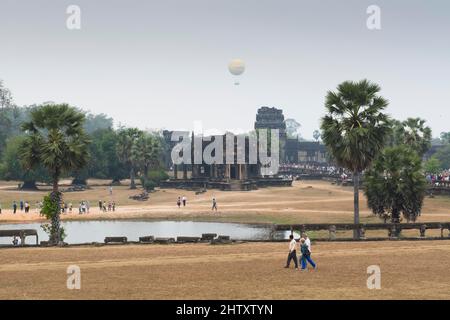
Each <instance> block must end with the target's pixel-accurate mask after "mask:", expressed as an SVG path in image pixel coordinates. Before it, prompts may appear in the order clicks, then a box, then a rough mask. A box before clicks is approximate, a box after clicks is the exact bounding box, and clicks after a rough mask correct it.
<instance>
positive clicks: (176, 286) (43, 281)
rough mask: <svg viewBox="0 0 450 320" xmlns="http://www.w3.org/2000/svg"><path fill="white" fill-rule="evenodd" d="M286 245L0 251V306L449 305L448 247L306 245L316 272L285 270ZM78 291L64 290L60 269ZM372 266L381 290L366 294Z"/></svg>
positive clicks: (435, 243) (401, 243)
mask: <svg viewBox="0 0 450 320" xmlns="http://www.w3.org/2000/svg"><path fill="white" fill-rule="evenodd" d="M286 249H287V243H276V244H275V243H258V244H251V243H245V244H232V245H218V246H213V245H209V244H192V245H166V246H164V245H125V246H105V247H71V248H11V249H2V250H0V299H118V298H120V299H450V273H449V272H448V266H449V265H450V241H420V242H417V241H414V242H406V241H397V242H392V241H391V242H390V241H384V242H376V243H373V242H371V243H367V242H366V243H339V242H336V243H317V244H314V243H313V258H314V259H315V261H316V262H317V263H318V265H319V269H318V271H307V272H300V271H296V270H294V269H293V268H292V266H291V269H284V268H283V266H284V263H285V261H286V260H285V259H286ZM73 264H75V265H78V266H79V267H80V268H81V289H80V290H68V289H67V285H66V282H67V277H68V275H67V273H66V272H67V267H68V266H69V265H73ZM370 265H378V266H379V267H380V270H381V289H380V290H376V289H372V290H369V289H368V288H367V279H368V277H369V274H367V267H368V266H370Z"/></svg>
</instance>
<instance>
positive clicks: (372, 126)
mask: <svg viewBox="0 0 450 320" xmlns="http://www.w3.org/2000/svg"><path fill="white" fill-rule="evenodd" d="M379 91H380V87H379V86H378V85H377V84H375V83H371V82H370V81H368V80H362V81H359V82H353V81H345V82H343V83H341V84H340V85H339V86H338V87H337V92H331V91H329V92H328V93H327V96H326V99H325V108H326V110H327V114H326V115H325V116H324V117H323V118H322V123H321V129H322V140H323V142H324V143H325V144H326V145H327V147H328V149H329V151H330V153H331V156H332V157H333V158H334V160H335V161H336V163H337V164H338V165H340V166H342V167H344V168H347V169H348V170H351V171H352V172H353V185H354V190H353V192H354V223H355V224H358V223H359V185H360V182H359V181H360V174H361V172H362V171H363V170H364V169H366V168H367V167H368V166H369V165H370V164H371V162H372V161H373V160H374V158H375V157H376V156H377V155H378V154H379V152H380V151H381V150H382V148H383V146H384V143H385V139H386V136H387V134H388V133H389V130H390V125H389V117H388V116H387V115H386V114H384V113H383V112H382V111H383V110H384V109H385V108H386V107H387V105H388V102H387V100H386V99H384V98H383V97H381V96H379V95H378V92H379ZM354 237H355V238H359V231H358V230H355V232H354Z"/></svg>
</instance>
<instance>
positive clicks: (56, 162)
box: [20, 104, 89, 244]
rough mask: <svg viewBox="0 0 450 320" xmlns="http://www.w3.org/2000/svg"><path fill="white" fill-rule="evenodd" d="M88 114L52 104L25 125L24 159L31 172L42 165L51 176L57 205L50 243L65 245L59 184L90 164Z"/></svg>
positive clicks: (32, 114) (36, 111) (33, 113)
mask: <svg viewBox="0 0 450 320" xmlns="http://www.w3.org/2000/svg"><path fill="white" fill-rule="evenodd" d="M83 123H84V114H83V113H81V112H80V111H78V110H77V109H75V108H73V107H70V106H69V105H67V104H55V105H52V104H48V105H43V106H39V107H36V108H34V109H33V110H32V111H31V112H30V121H29V122H25V123H24V124H23V125H22V130H23V131H24V132H25V134H26V138H25V140H24V142H23V144H22V146H21V153H20V158H21V160H22V163H23V164H24V166H25V167H26V168H28V169H30V168H34V167H37V166H39V165H42V166H43V167H45V168H46V169H47V171H48V172H49V174H50V177H51V181H52V184H53V189H52V192H51V194H50V198H51V201H52V203H53V205H54V206H53V207H52V208H53V209H52V212H51V213H49V216H50V218H51V232H50V242H51V243H54V244H57V243H59V242H60V241H61V228H60V217H59V215H60V211H61V210H60V203H61V200H62V195H61V193H60V191H59V187H58V182H59V179H60V178H61V176H62V175H63V174H64V173H67V172H69V171H72V170H77V169H81V168H83V167H84V166H85V165H86V164H87V160H88V151H87V150H88V149H87V145H88V143H89V139H88V137H87V135H86V133H85V132H84V129H83Z"/></svg>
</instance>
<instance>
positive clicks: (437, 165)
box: [423, 156, 442, 174]
mask: <svg viewBox="0 0 450 320" xmlns="http://www.w3.org/2000/svg"><path fill="white" fill-rule="evenodd" d="M423 168H424V170H425V172H426V173H431V174H437V173H440V172H441V171H442V164H441V161H440V160H439V159H438V158H436V156H432V157H431V158H430V159H428V160H427V161H426V162H425V163H424V164H423Z"/></svg>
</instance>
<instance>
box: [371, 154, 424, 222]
mask: <svg viewBox="0 0 450 320" xmlns="http://www.w3.org/2000/svg"><path fill="white" fill-rule="evenodd" d="M364 186H365V194H366V197H367V203H368V206H369V208H371V209H372V211H373V213H374V214H377V215H378V216H380V217H381V218H383V219H384V220H385V222H386V220H387V219H389V218H390V219H391V222H393V223H398V222H400V216H401V214H403V217H404V218H405V219H406V220H407V221H408V222H409V221H415V220H416V219H417V216H419V215H420V212H421V210H422V204H423V199H424V197H425V191H426V180H425V177H424V175H423V172H422V161H421V159H420V157H419V156H418V155H417V153H416V152H414V151H413V150H411V148H408V147H406V146H397V147H389V148H386V149H385V150H384V151H383V153H382V154H381V155H380V156H379V157H377V159H376V160H375V162H374V164H373V166H372V167H371V168H370V169H369V170H368V171H367V172H366V173H365V175H364Z"/></svg>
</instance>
